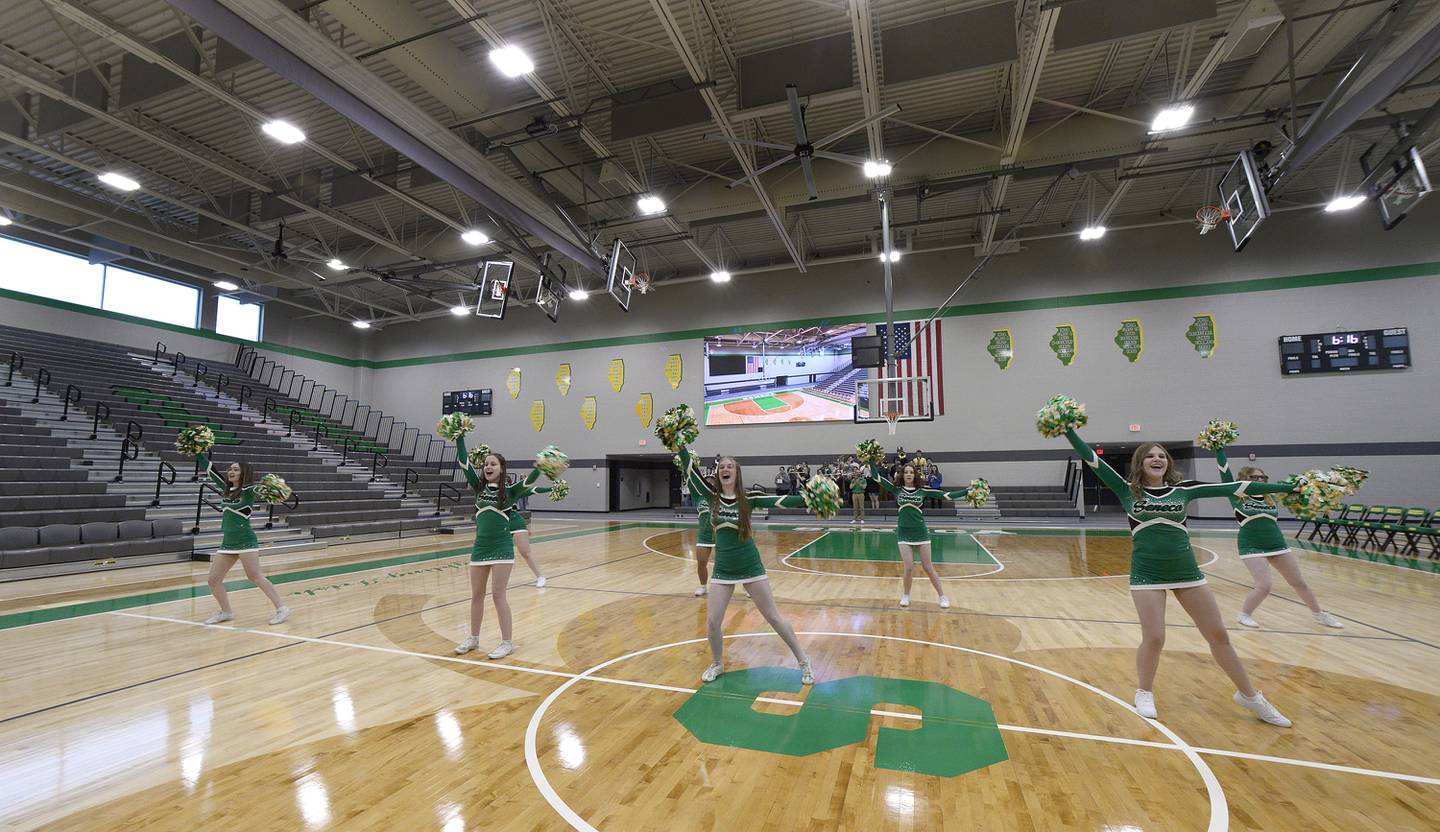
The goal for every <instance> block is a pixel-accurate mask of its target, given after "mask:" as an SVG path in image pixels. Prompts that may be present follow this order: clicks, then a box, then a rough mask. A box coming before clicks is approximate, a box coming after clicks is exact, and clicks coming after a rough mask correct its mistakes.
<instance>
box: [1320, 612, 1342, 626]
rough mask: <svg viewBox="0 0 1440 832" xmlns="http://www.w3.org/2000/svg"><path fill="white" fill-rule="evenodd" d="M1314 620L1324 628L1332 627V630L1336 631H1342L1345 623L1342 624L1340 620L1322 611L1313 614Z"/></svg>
mask: <svg viewBox="0 0 1440 832" xmlns="http://www.w3.org/2000/svg"><path fill="white" fill-rule="evenodd" d="M1315 620H1316V621H1317V622H1318V623H1320V624H1324V625H1325V626H1326V627H1334V628H1335V629H1337V630H1343V629H1345V622H1344V621H1341V620H1340V619H1338V618H1336V617H1335V616H1334V615H1331V614H1330V613H1328V612H1326V611H1324V610H1321V611H1320V612H1317V613H1315Z"/></svg>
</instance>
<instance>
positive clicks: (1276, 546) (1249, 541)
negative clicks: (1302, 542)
mask: <svg viewBox="0 0 1440 832" xmlns="http://www.w3.org/2000/svg"><path fill="white" fill-rule="evenodd" d="M1215 463H1216V464H1217V465H1219V466H1220V479H1221V480H1223V481H1225V482H1235V476H1234V475H1233V474H1231V473H1230V460H1229V459H1227V458H1226V456H1225V449H1224V448H1221V449H1220V450H1218V451H1216V452H1215ZM1230 506H1231V508H1233V509H1235V519H1236V520H1238V521H1239V522H1240V534H1239V536H1238V537H1237V538H1236V540H1235V544H1236V545H1237V546H1238V547H1239V548H1240V557H1241V558H1242V559H1243V558H1273V557H1275V556H1276V555H1283V554H1285V553H1286V552H1288V551H1290V544H1289V543H1287V542H1286V541H1285V533H1284V532H1282V531H1281V530H1280V521H1279V519H1278V518H1279V517H1280V508H1279V507H1278V506H1276V505H1274V504H1273V503H1271V502H1270V501H1269V500H1260V499H1250V498H1241V497H1231V498H1230Z"/></svg>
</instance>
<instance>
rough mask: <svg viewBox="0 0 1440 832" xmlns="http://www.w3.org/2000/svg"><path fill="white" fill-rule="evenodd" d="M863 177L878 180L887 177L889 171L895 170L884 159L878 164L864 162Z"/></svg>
mask: <svg viewBox="0 0 1440 832" xmlns="http://www.w3.org/2000/svg"><path fill="white" fill-rule="evenodd" d="M863 169H864V171H865V175H866V176H867V177H869V178H870V179H879V178H880V177H882V176H889V175H890V171H892V170H894V169H895V168H894V167H893V166H892V165H891V164H890V163H889V162H887V161H885V160H884V159H881V160H880V161H878V162H866V163H865V166H864V168H863Z"/></svg>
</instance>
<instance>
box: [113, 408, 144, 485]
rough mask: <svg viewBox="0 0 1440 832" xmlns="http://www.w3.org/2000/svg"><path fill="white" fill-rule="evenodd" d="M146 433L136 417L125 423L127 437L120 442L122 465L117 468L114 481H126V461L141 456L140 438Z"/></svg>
mask: <svg viewBox="0 0 1440 832" xmlns="http://www.w3.org/2000/svg"><path fill="white" fill-rule="evenodd" d="M144 435H145V428H144V426H143V425H141V424H140V423H138V422H136V421H135V420H134V419H130V420H128V424H126V425H125V438H124V440H122V441H121V442H120V466H119V467H118V468H117V469H116V470H115V479H114V482H124V481H125V463H126V462H127V461H128V460H133V459H138V458H139V457H140V438H141V437H143V436H144Z"/></svg>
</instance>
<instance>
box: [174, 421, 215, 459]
mask: <svg viewBox="0 0 1440 832" xmlns="http://www.w3.org/2000/svg"><path fill="white" fill-rule="evenodd" d="M214 446H215V431H213V430H211V429H210V426H209V425H190V426H189V427H187V428H182V429H181V430H180V432H179V433H177V434H176V435H175V450H177V451H179V452H180V453H182V454H185V455H186V456H194V455H196V454H203V453H205V452H206V451H208V450H210V449H211V448H212V447H214Z"/></svg>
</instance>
